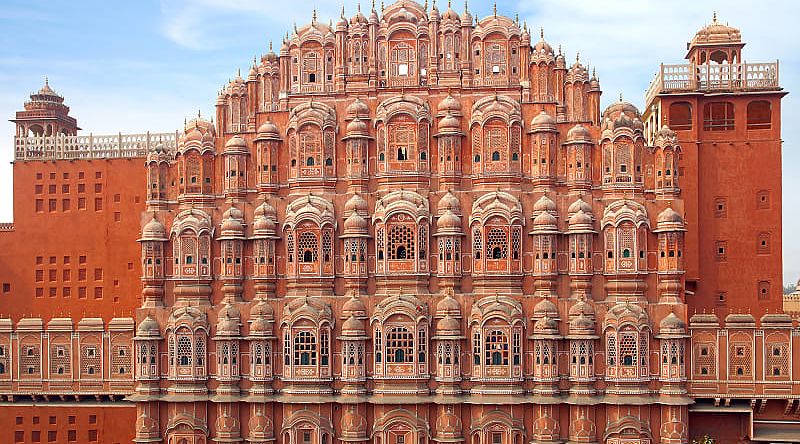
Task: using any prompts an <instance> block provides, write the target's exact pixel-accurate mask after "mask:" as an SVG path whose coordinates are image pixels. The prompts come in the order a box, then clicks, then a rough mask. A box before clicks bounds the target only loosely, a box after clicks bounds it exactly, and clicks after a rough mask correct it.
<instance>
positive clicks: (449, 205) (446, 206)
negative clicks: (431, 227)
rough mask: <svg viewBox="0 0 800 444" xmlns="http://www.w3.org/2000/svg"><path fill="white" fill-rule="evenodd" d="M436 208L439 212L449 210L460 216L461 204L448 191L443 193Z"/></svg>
mask: <svg viewBox="0 0 800 444" xmlns="http://www.w3.org/2000/svg"><path fill="white" fill-rule="evenodd" d="M437 208H438V210H439V212H444V211H446V210H450V211H452V212H453V213H456V214H461V202H460V201H459V200H458V197H456V195H455V194H453V193H452V192H450V191H448V192H447V193H445V194H444V195H443V196H442V198H441V199H439V203H438V205H437Z"/></svg>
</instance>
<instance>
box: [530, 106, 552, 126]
mask: <svg viewBox="0 0 800 444" xmlns="http://www.w3.org/2000/svg"><path fill="white" fill-rule="evenodd" d="M531 130H533V131H556V119H554V118H553V116H551V115H550V114H547V112H546V111H545V110H542V112H540V113H539V114H538V115H537V116H536V117H534V118H533V120H531Z"/></svg>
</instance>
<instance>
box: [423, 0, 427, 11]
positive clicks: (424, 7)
mask: <svg viewBox="0 0 800 444" xmlns="http://www.w3.org/2000/svg"><path fill="white" fill-rule="evenodd" d="M422 9H424V10H425V11H427V10H428V0H425V5H423V6H422Z"/></svg>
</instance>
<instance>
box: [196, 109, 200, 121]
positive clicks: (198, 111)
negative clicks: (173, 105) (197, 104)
mask: <svg viewBox="0 0 800 444" xmlns="http://www.w3.org/2000/svg"><path fill="white" fill-rule="evenodd" d="M197 118H198V119H199V118H200V108H198V109H197Z"/></svg>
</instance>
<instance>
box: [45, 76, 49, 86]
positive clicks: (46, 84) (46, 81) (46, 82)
mask: <svg viewBox="0 0 800 444" xmlns="http://www.w3.org/2000/svg"><path fill="white" fill-rule="evenodd" d="M44 85H45V86H50V79H48V78H47V76H44Z"/></svg>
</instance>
